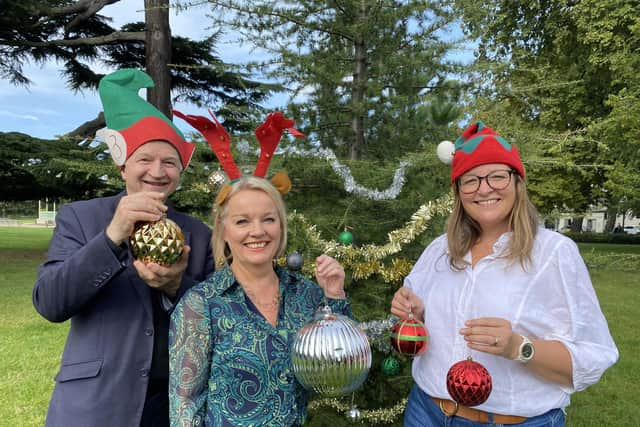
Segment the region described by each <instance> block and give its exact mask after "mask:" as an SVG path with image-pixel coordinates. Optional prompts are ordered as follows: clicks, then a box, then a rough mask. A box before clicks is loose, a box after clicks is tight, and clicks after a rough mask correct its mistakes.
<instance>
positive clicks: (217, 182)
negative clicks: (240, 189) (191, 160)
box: [207, 170, 227, 192]
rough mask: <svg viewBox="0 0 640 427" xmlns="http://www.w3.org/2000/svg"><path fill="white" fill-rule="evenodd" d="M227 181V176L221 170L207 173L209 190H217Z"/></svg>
mask: <svg viewBox="0 0 640 427" xmlns="http://www.w3.org/2000/svg"><path fill="white" fill-rule="evenodd" d="M226 181H227V176H226V175H225V174H224V172H222V171H221V170H217V171H213V172H211V173H210V174H209V178H208V179H207V183H208V184H209V188H210V189H211V191H214V192H215V191H218V190H219V189H220V187H222V186H223V185H224V183H225V182H226Z"/></svg>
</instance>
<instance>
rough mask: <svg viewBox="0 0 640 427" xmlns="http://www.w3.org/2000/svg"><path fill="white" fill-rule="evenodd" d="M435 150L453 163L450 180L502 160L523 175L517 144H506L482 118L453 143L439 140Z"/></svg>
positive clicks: (442, 158) (448, 161)
mask: <svg viewBox="0 0 640 427" xmlns="http://www.w3.org/2000/svg"><path fill="white" fill-rule="evenodd" d="M437 151H438V157H439V158H440V160H442V161H443V162H444V163H447V164H452V168H451V182H452V183H453V182H455V180H456V179H458V178H459V177H460V176H461V175H463V174H464V173H465V172H467V171H469V170H471V169H473V168H475V167H476V166H480V165H486V164H488V163H504V164H506V165H509V166H511V167H512V168H513V169H515V170H516V172H518V175H520V176H521V177H522V178H523V179H524V176H525V173H524V165H523V164H522V160H520V153H519V152H518V149H517V148H516V146H515V145H512V144H509V143H508V142H507V140H505V139H504V138H503V137H501V136H500V135H498V134H497V133H496V132H495V131H494V130H493V129H491V128H490V127H487V126H485V125H484V123H482V122H476V123H474V124H472V125H471V126H469V127H468V128H467V129H466V130H465V131H464V132H463V133H462V135H460V137H459V138H458V139H457V140H456V142H455V143H451V142H450V141H442V142H441V143H440V144H438V150H437Z"/></svg>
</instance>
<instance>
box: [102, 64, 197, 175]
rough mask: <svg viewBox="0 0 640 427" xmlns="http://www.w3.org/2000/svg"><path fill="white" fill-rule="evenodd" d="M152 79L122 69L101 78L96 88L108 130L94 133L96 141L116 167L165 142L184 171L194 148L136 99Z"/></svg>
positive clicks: (180, 134) (161, 118) (160, 114)
mask: <svg viewBox="0 0 640 427" xmlns="http://www.w3.org/2000/svg"><path fill="white" fill-rule="evenodd" d="M153 86H154V83H153V80H152V79H151V77H149V75H148V74H146V73H145V72H143V71H140V70H136V69H132V68H124V69H121V70H118V71H115V72H113V73H111V74H108V75H106V76H104V77H103V78H102V79H101V80H100V84H99V85H98V92H99V94H100V99H101V100H102V107H103V109H104V118H105V122H106V124H107V127H106V128H104V129H100V130H99V131H98V132H96V137H97V138H99V139H101V140H103V141H104V142H105V143H106V144H107V146H108V147H109V151H110V153H111V157H112V158H113V160H114V162H116V164H117V165H118V166H122V165H124V163H125V162H126V160H127V159H128V158H129V157H130V156H131V154H133V152H134V151H136V150H137V149H138V148H140V146H141V145H143V144H145V143H147V142H151V141H165V142H168V143H169V144H171V145H172V146H173V147H174V148H175V149H176V151H178V154H179V155H180V161H181V163H182V167H183V169H186V168H187V166H188V165H189V161H190V160H191V156H192V155H193V151H194V150H195V144H192V143H189V142H187V141H185V138H184V135H183V134H182V132H180V130H179V129H178V128H177V127H176V126H175V125H174V124H173V122H171V120H169V119H168V118H167V117H166V116H165V115H164V114H162V113H161V112H160V110H158V109H157V108H155V107H154V106H153V105H151V104H149V103H148V102H147V101H145V100H144V99H142V98H141V97H140V96H139V95H138V91H139V90H140V89H141V88H150V87H153Z"/></svg>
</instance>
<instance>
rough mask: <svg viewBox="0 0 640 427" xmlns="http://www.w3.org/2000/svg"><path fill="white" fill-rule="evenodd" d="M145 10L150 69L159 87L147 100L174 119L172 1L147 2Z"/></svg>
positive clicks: (150, 90)
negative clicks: (170, 9) (170, 16)
mask: <svg viewBox="0 0 640 427" xmlns="http://www.w3.org/2000/svg"><path fill="white" fill-rule="evenodd" d="M144 10H145V12H144V15H145V22H146V28H147V38H146V43H145V51H146V61H147V63H146V67H147V73H148V74H149V76H151V78H152V79H153V81H154V83H155V87H153V88H149V89H147V101H149V102H150V103H151V104H153V105H154V106H155V107H156V108H157V109H158V110H160V111H162V112H163V113H164V114H165V115H166V116H167V117H169V118H171V117H172V114H171V75H170V74H169V66H168V64H169V62H170V61H171V28H170V27H169V0H144Z"/></svg>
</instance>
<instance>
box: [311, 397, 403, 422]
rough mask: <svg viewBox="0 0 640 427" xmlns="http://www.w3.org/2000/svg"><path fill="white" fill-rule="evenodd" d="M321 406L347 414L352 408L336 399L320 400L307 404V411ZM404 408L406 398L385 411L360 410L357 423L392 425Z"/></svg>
mask: <svg viewBox="0 0 640 427" xmlns="http://www.w3.org/2000/svg"><path fill="white" fill-rule="evenodd" d="M321 406H328V407H331V408H333V409H335V410H336V411H338V412H344V413H346V412H348V411H349V410H350V409H351V408H352V405H347V404H345V403H342V402H340V401H339V400H337V399H321V400H313V401H311V402H309V409H318V408H320V407H321ZM405 406H407V399H406V398H405V399H402V400H401V401H400V402H398V403H397V404H395V405H394V406H392V407H390V408H386V409H369V410H367V409H364V410H363V409H360V418H359V421H360V422H363V421H368V422H370V423H375V424H380V423H392V422H394V421H395V420H396V418H398V416H400V415H401V414H402V412H404V408H405Z"/></svg>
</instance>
